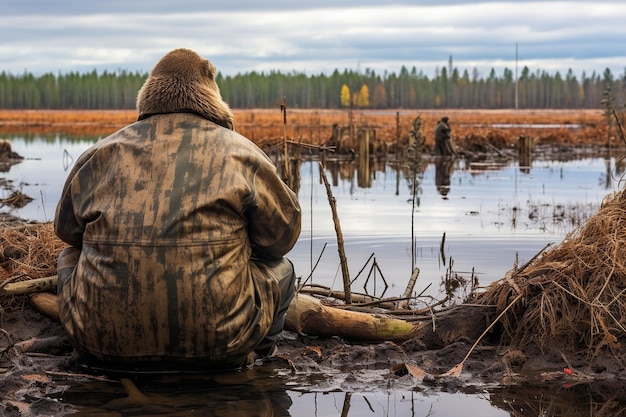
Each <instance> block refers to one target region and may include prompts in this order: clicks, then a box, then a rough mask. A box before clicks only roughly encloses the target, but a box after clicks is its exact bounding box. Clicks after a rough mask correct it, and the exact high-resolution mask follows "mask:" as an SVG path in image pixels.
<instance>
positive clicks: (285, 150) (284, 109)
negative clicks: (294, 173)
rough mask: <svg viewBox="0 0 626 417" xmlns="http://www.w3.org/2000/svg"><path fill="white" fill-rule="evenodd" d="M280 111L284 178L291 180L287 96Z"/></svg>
mask: <svg viewBox="0 0 626 417" xmlns="http://www.w3.org/2000/svg"><path fill="white" fill-rule="evenodd" d="M280 111H281V112H282V113H283V154H284V162H285V174H284V175H283V179H284V180H285V181H288V180H289V148H288V146H287V97H283V104H281V105H280Z"/></svg>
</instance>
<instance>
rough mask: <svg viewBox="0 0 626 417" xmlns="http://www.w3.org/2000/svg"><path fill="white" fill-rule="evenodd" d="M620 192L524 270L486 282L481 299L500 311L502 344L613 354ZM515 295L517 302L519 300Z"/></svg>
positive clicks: (625, 314)
mask: <svg viewBox="0 0 626 417" xmlns="http://www.w3.org/2000/svg"><path fill="white" fill-rule="evenodd" d="M625 245H626V191H621V192H618V193H615V194H611V195H609V196H607V197H606V198H605V200H604V201H603V203H602V205H601V207H600V209H599V210H598V211H597V212H596V213H595V215H594V216H592V217H591V218H589V219H588V220H587V222H586V223H585V225H584V226H583V227H581V228H578V229H576V230H574V231H573V232H571V233H570V234H569V235H568V236H567V237H566V238H565V239H564V240H563V242H562V243H561V244H560V245H559V246H557V247H555V248H553V249H551V250H549V251H547V252H546V253H544V254H543V255H542V256H540V257H538V258H537V259H536V260H534V261H533V262H532V263H530V265H528V266H527V267H526V268H523V270H520V271H512V273H511V274H510V275H509V276H507V277H505V278H503V279H502V280H500V281H498V282H495V283H493V284H492V285H490V286H489V288H488V289H487V291H486V292H485V293H484V294H483V295H482V296H481V297H480V301H481V302H483V303H488V304H495V305H497V308H498V311H503V310H504V309H505V308H506V307H507V306H508V305H509V304H510V303H511V302H512V301H513V300H517V299H518V297H519V301H518V302H517V304H516V305H515V306H514V308H512V309H511V310H510V311H509V313H507V315H505V316H504V318H503V319H502V320H501V323H502V325H503V329H504V331H503V343H504V344H513V345H518V346H520V347H524V346H527V345H529V344H537V345H538V346H540V347H541V348H544V349H545V348H549V347H552V348H553V347H555V346H569V347H574V348H576V349H579V350H581V351H586V352H587V353H588V354H589V355H590V356H594V355H596V354H597V353H598V352H599V351H600V350H601V349H603V348H605V347H606V348H608V349H609V350H610V351H613V352H614V353H617V352H618V351H619V350H620V344H619V341H620V339H623V338H624V337H625V336H626V253H625V252H624V250H623V249H624V247H626V246H625ZM520 296H521V297H520Z"/></svg>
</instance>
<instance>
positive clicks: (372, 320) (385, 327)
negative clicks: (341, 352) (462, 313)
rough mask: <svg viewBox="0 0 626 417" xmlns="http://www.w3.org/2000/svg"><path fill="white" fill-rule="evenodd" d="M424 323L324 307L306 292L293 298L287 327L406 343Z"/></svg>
mask: <svg viewBox="0 0 626 417" xmlns="http://www.w3.org/2000/svg"><path fill="white" fill-rule="evenodd" d="M424 326H426V325H425V324H423V323H418V324H412V323H409V322H407V321H404V320H399V319H394V318H391V317H386V316H383V315H378V314H368V313H359V312H356V311H348V310H343V309H340V308H335V307H329V306H325V305H323V304H322V303H321V302H320V301H319V300H318V299H317V298H315V297H311V296H309V295H306V294H297V295H296V296H295V297H294V299H293V300H292V301H291V304H290V305H289V310H287V314H286V316H285V330H290V331H293V332H297V333H300V334H308V335H313V336H321V337H331V336H339V337H343V338H344V339H348V340H358V341H364V342H381V341H390V342H404V341H406V340H409V339H412V338H414V337H415V336H416V335H417V333H418V332H419V330H420V329H421V328H423V327H424Z"/></svg>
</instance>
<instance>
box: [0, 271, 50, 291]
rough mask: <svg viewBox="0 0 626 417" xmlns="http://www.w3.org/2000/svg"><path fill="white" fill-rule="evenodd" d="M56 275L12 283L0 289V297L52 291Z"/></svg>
mask: <svg viewBox="0 0 626 417" xmlns="http://www.w3.org/2000/svg"><path fill="white" fill-rule="evenodd" d="M57 282H58V278H57V276H56V275H53V276H51V277H47V278H37V279H29V280H26V281H19V282H12V283H9V284H6V285H4V286H3V287H2V288H0V295H24V294H34V293H37V292H45V291H50V290H53V289H55V288H56V287H57Z"/></svg>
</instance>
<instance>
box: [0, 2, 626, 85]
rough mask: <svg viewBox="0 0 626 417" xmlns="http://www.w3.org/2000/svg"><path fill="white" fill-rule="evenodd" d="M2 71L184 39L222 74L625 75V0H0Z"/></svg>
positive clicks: (149, 55) (150, 56)
mask: <svg viewBox="0 0 626 417" xmlns="http://www.w3.org/2000/svg"><path fill="white" fill-rule="evenodd" d="M0 1H1V2H0V72H2V71H6V72H9V73H12V74H15V75H19V74H22V73H24V71H28V72H31V73H33V74H35V75H40V74H42V73H46V72H52V73H59V72H60V73H67V72H70V71H78V72H81V73H83V72H87V71H92V70H94V69H96V70H98V71H102V70H105V69H106V70H109V71H117V70H130V71H135V70H139V71H145V72H148V71H150V69H151V68H152V67H153V66H154V64H155V63H156V62H157V61H158V60H159V59H160V58H161V57H162V56H163V55H164V54H166V53H167V52H168V51H170V50H172V49H175V48H179V47H184V48H190V49H193V50H195V51H196V52H198V53H199V54H200V55H202V56H204V57H205V58H207V59H209V60H210V61H211V62H213V63H214V64H215V65H216V66H217V68H218V70H219V71H221V72H222V73H223V74H224V75H236V74H239V73H242V74H243V73H248V72H251V71H265V72H268V71H273V70H277V71H281V72H293V71H295V72H298V73H302V72H304V73H306V74H308V75H313V74H320V73H326V74H329V73H331V72H332V71H333V70H335V69H338V70H340V71H343V70H344V69H352V70H361V71H364V70H365V69H367V68H369V69H372V70H374V71H376V72H377V73H379V74H381V75H382V74H383V73H384V72H385V71H387V72H395V73H398V72H399V71H400V69H401V67H402V66H403V65H404V66H406V67H407V68H408V69H409V70H410V69H411V68H413V67H415V68H416V69H417V70H418V71H423V72H424V74H425V75H426V76H428V77H432V76H434V75H435V72H436V71H437V69H439V68H441V67H443V66H448V61H449V59H450V57H452V61H453V66H454V67H457V68H459V70H461V71H463V70H466V69H467V70H468V71H470V74H471V73H472V71H474V69H476V70H477V71H478V73H479V75H480V76H481V77H486V76H488V74H489V72H490V70H491V69H492V68H493V69H495V70H496V73H497V74H498V75H501V74H502V71H503V69H504V68H508V69H510V70H512V71H514V72H515V71H516V45H517V51H518V52H517V69H518V72H521V70H522V68H523V67H524V66H528V68H529V69H530V70H531V71H532V72H536V71H538V70H542V71H547V72H549V73H551V74H553V73H555V72H556V71H559V72H561V74H562V75H565V74H566V73H567V71H568V70H569V69H572V70H573V71H574V75H576V76H577V77H580V76H581V75H582V73H583V71H584V72H586V73H587V75H591V73H592V72H593V71H596V72H597V73H603V72H604V70H605V69H606V68H609V69H610V70H611V71H612V72H613V75H614V76H616V77H618V76H621V75H623V74H624V70H625V68H626V1H624V0H599V1H523V0H522V1H506V0H504V1H488V0H487V1H483V2H471V1H462V0H425V1H397V0H389V1H380V0H375V1H374V0H346V1H341V0H317V1H314V2H311V1H301V0H290V1H286V0H265V1H256V0H245V1H238V0H220V1H214V0H193V1H185V0H178V1H176V0H151V1H143V0H102V1H90V0H38V1H37V0H0Z"/></svg>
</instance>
